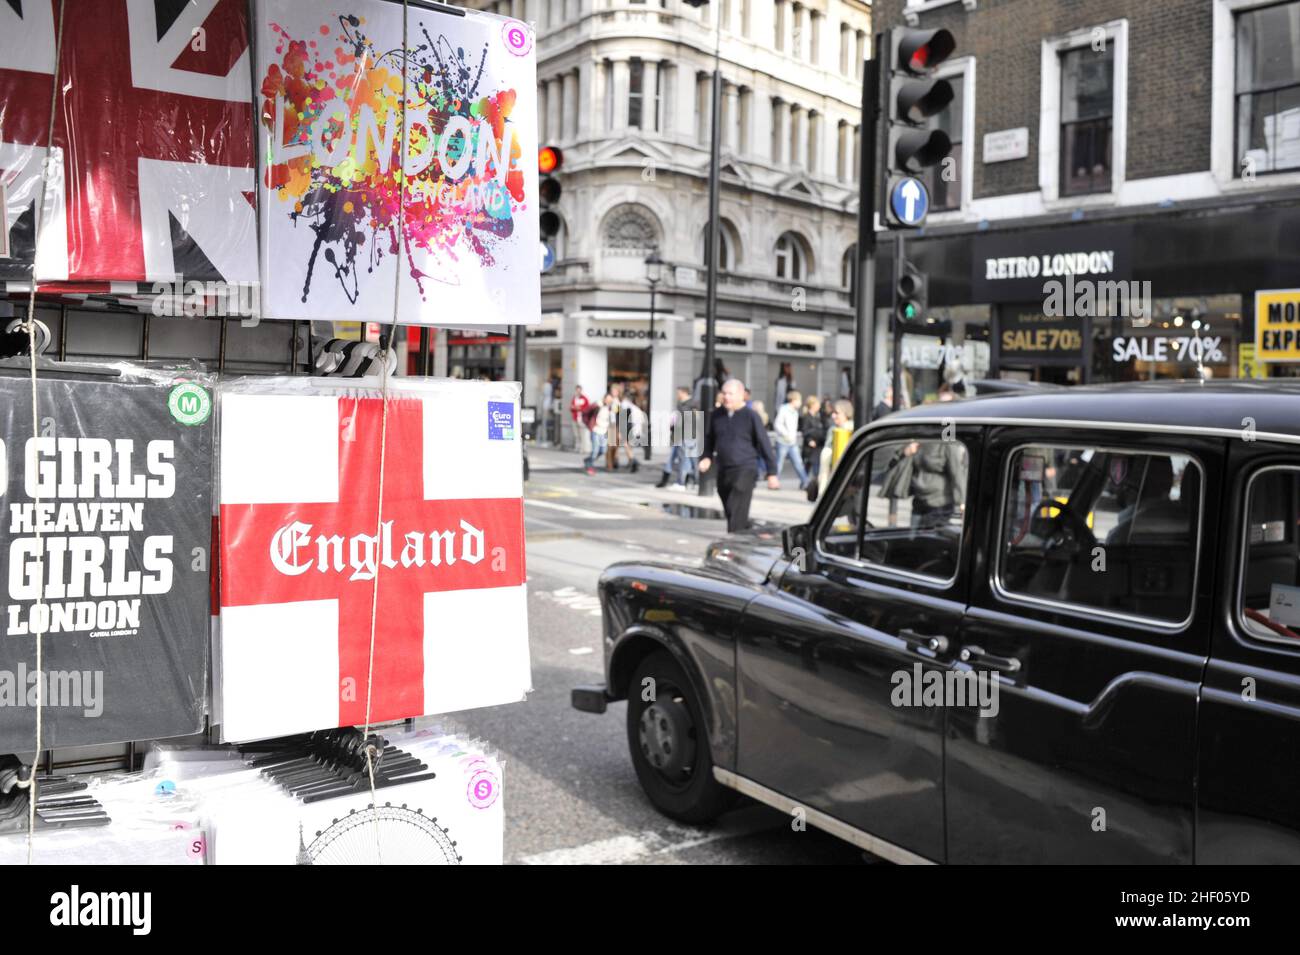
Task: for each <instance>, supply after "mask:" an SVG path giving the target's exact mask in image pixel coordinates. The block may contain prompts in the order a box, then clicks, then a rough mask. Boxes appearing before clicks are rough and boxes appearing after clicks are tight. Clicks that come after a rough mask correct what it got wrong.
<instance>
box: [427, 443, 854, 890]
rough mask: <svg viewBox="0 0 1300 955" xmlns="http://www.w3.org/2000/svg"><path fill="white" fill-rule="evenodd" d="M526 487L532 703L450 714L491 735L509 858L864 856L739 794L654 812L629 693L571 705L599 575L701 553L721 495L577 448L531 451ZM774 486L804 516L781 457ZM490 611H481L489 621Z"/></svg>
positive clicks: (588, 657) (760, 502) (763, 496)
mask: <svg viewBox="0 0 1300 955" xmlns="http://www.w3.org/2000/svg"><path fill="white" fill-rule="evenodd" d="M529 457H530V460H531V463H532V477H531V479H530V480H529V482H528V483H527V485H526V489H525V496H526V503H525V515H526V525H527V553H528V612H529V631H530V646H531V654H532V672H533V692H532V693H531V694H530V695H529V697H528V699H527V701H526V702H523V703H515V704H510V705H507V706H499V707H491V708H487V709H481V710H471V711H468V712H463V713H458V714H456V715H455V716H454V717H451V718H446V719H443V720H442V721H441V722H442V725H444V726H448V727H449V728H454V729H458V730H460V731H463V732H467V733H471V734H473V735H476V736H479V737H481V738H483V739H485V740H487V741H488V742H489V743H490V744H491V745H492V746H493V747H494V748H495V749H496V750H497V752H498V753H499V754H500V756H501V759H502V760H503V762H504V772H505V780H504V782H505V787H504V792H505V813H506V825H505V858H506V861H507V862H512V863H523V864H538V863H582V862H590V863H657V864H673V863H679V864H680V863H781V864H798V863H844V864H862V863H863V862H866V861H874V860H868V859H867V858H865V857H864V856H863V854H862V853H861V852H860V851H859V850H857V849H855V848H854V847H852V846H850V845H848V844H847V843H844V842H841V841H839V840H837V839H834V838H832V837H830V836H827V835H825V834H823V833H821V832H818V831H817V830H815V829H812V828H808V829H806V830H804V831H796V830H795V829H794V828H793V826H792V824H791V823H792V820H791V818H790V817H788V816H786V815H783V814H782V813H779V812H776V811H774V810H771V809H768V808H767V807H765V806H760V805H758V804H756V803H751V802H747V801H741V803H740V804H739V805H738V807H737V808H736V809H735V810H733V811H731V812H729V813H727V814H726V815H724V816H723V817H722V818H721V819H720V820H719V821H718V822H717V823H716V824H714V825H712V826H709V827H707V828H693V827H687V826H682V825H680V824H677V823H675V822H674V821H673V820H671V819H668V818H667V817H665V816H662V815H660V814H659V812H658V811H657V810H655V809H654V807H652V806H651V805H650V803H649V802H648V800H647V799H646V798H645V796H644V795H643V794H642V791H641V787H640V785H639V784H638V782H637V779H636V774H635V773H634V772H633V769H632V763H631V761H630V759H629V756H628V752H627V733H626V725H625V723H626V704H624V703H616V704H613V705H612V706H611V707H610V709H609V711H608V712H607V713H605V714H604V715H601V716H596V715H593V714H589V713H580V712H578V711H577V710H574V709H572V708H571V707H570V705H569V690H570V689H571V688H572V687H573V686H575V685H577V684H579V683H592V682H599V681H600V680H602V679H603V675H604V674H603V670H602V660H601V647H600V606H599V602H598V600H597V598H596V580H597V578H598V576H599V575H600V572H601V570H603V569H604V568H605V567H606V566H608V565H609V564H611V563H614V562H615V561H620V560H636V559H654V560H670V561H676V562H681V563H698V562H699V560H700V558H701V556H702V555H703V554H704V551H705V547H706V545H707V544H708V543H709V541H711V540H714V539H716V538H718V537H721V536H723V535H724V534H725V533H726V526H725V524H724V522H723V520H722V511H721V504H720V503H719V502H718V500H717V498H716V497H715V498H712V499H708V500H706V499H703V498H700V497H699V496H697V495H696V494H695V493H694V492H693V490H692V492H690V493H683V492H680V491H677V492H675V491H672V490H670V489H664V490H657V489H656V488H655V487H654V484H655V482H656V481H657V480H658V478H659V475H660V473H661V470H660V467H661V466H660V464H658V463H655V464H653V465H651V466H650V467H646V466H643V467H642V468H641V470H640V472H639V473H638V474H636V475H630V474H628V473H627V471H626V470H625V469H624V470H619V471H617V472H612V473H606V472H604V471H602V472H600V473H598V474H597V475H595V476H594V477H593V476H588V475H587V474H585V473H584V472H583V471H582V469H581V468H580V467H579V466H578V458H577V455H575V454H572V453H565V452H559V451H547V450H542V449H530V451H529ZM787 478H788V479H789V480H788V481H787V483H786V486H785V487H783V488H782V490H780V491H770V490H768V489H767V488H766V487H760V488H759V489H758V490H756V491H755V495H754V501H755V503H754V509H753V514H754V516H755V518H756V519H759V520H765V521H770V522H772V523H774V524H779V523H792V522H797V521H800V520H803V519H805V518H806V516H807V515H808V514H809V513H810V511H811V508H812V505H810V504H808V503H807V500H806V498H805V497H804V495H803V494H802V493H801V492H799V491H798V490H797V489H796V488H795V487H794V484H795V482H794V479H793V475H791V474H790V473H789V471H788V469H787ZM487 623H490V622H487V621H485V624H487Z"/></svg>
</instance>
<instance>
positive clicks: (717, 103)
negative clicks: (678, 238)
mask: <svg viewBox="0 0 1300 955" xmlns="http://www.w3.org/2000/svg"><path fill="white" fill-rule="evenodd" d="M714 16H715V19H716V20H717V32H716V35H715V37H714V41H713V96H712V103H713V105H712V108H711V109H710V110H709V115H710V120H709V127H710V132H711V146H710V148H709V223H708V236H707V238H706V239H705V241H706V242H707V243H708V250H707V251H708V254H707V256H706V262H705V263H704V264H705V268H706V269H707V270H708V271H707V273H706V275H707V280H706V283H705V291H704V370H703V372H701V375H702V377H701V382H700V412H701V413H702V414H703V417H704V421H703V425H704V428H703V430H704V437H705V438H707V437H708V433H709V428H710V427H711V419H712V417H713V402H714V395H715V389H716V387H717V382H716V381H714V378H713V365H714V342H713V339H714V335H715V334H716V331H717V326H718V233H719V231H720V229H721V223H719V222H718V217H719V216H720V215H721V208H720V207H721V196H720V193H721V188H720V186H721V183H720V181H719V180H720V176H721V171H722V129H721V125H722V124H721V122H720V121H719V120H720V115H721V113H722V11H721V10H718V11H717V12H716V13H715V15H714ZM715 473H716V472H715V471H714V470H713V469H712V468H710V469H709V471H707V472H705V473H698V472H697V475H698V484H699V493H700V497H708V496H710V495H712V494H713V475H714V474H715Z"/></svg>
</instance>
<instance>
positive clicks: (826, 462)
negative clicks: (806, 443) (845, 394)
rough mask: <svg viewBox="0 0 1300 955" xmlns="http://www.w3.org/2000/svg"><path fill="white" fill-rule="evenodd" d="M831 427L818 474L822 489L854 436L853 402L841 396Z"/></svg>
mask: <svg viewBox="0 0 1300 955" xmlns="http://www.w3.org/2000/svg"><path fill="white" fill-rule="evenodd" d="M831 425H832V427H831V429H830V430H829V431H827V432H826V444H825V446H824V447H823V448H822V461H821V473H820V474H819V475H818V476H817V482H818V484H820V485H821V487H820V490H822V491H824V490H826V485H827V484H828V483H830V479H831V475H832V474H833V473H834V472H835V466H836V465H837V464H839V463H840V458H842V457H843V456H844V449H845V448H847V447H848V444H849V438H851V437H853V402H851V401H848V400H846V399H844V398H840V399H838V400H837V401H836V402H835V406H834V408H833V410H832V411H831Z"/></svg>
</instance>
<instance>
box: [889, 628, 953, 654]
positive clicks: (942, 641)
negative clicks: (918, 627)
mask: <svg viewBox="0 0 1300 955" xmlns="http://www.w3.org/2000/svg"><path fill="white" fill-rule="evenodd" d="M898 638H899V639H900V640H903V641H904V642H905V643H907V644H908V645H909V646H910V647H911V648H912V649H913V650H917V651H920V650H929V651H930V653H933V654H934V655H935V656H940V655H942V654H944V653H947V652H948V638H947V637H945V636H942V635H940V634H929V633H917V632H916V631H915V630H913V629H912V628H911V627H904V628H903V629H902V630H900V631H898Z"/></svg>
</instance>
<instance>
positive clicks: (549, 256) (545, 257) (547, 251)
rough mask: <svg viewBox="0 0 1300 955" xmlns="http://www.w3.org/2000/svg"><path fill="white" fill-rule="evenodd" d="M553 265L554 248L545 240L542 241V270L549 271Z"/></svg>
mask: <svg viewBox="0 0 1300 955" xmlns="http://www.w3.org/2000/svg"><path fill="white" fill-rule="evenodd" d="M554 267H555V250H554V249H552V248H551V247H550V246H549V245H547V244H546V243H545V242H543V243H542V271H543V272H549V271H551V269H552V268H554Z"/></svg>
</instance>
